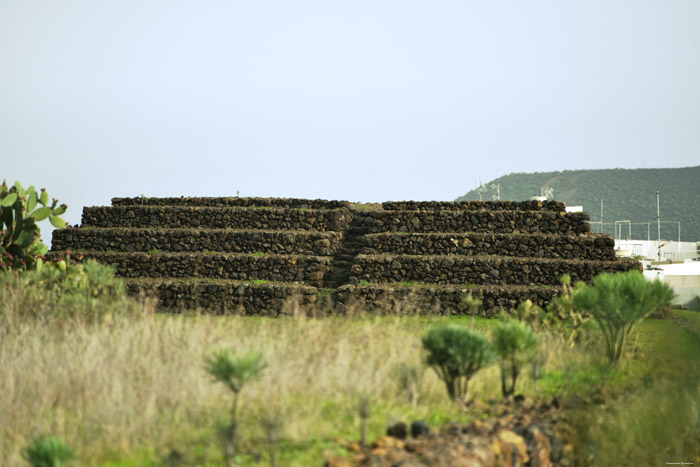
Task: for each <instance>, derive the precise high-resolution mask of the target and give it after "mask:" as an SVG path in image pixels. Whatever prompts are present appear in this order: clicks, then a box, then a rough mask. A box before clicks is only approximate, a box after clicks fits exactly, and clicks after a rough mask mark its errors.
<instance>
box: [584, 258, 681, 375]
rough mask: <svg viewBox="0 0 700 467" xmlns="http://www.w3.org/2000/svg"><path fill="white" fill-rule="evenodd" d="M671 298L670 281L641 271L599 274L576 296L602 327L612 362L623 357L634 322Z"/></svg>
mask: <svg viewBox="0 0 700 467" xmlns="http://www.w3.org/2000/svg"><path fill="white" fill-rule="evenodd" d="M672 299H673V290H671V287H669V285H668V284H666V283H664V282H661V281H659V280H658V279H656V280H654V281H653V282H652V281H649V280H647V279H645V278H644V276H643V275H642V274H641V273H639V272H638V271H629V272H626V273H617V274H608V273H606V274H600V275H599V276H597V277H596V278H595V279H593V285H592V286H583V287H582V288H581V289H579V290H578V291H577V292H576V293H575V294H574V298H573V300H574V307H575V308H577V309H580V310H584V311H586V312H589V313H590V314H591V315H592V316H593V319H594V320H595V322H596V323H597V324H598V326H599V327H600V330H601V332H602V333H603V337H604V339H605V349H606V355H607V357H608V360H609V362H610V364H615V363H617V362H618V361H619V360H620V357H621V356H622V350H623V348H624V346H625V342H626V341H627V337H628V336H629V335H630V334H631V332H632V330H633V328H634V326H635V325H636V324H637V323H638V322H640V321H642V320H643V319H644V318H646V317H647V316H649V315H650V314H651V313H652V312H654V310H656V309H657V308H659V307H661V306H667V305H669V304H670V303H671V300H672Z"/></svg>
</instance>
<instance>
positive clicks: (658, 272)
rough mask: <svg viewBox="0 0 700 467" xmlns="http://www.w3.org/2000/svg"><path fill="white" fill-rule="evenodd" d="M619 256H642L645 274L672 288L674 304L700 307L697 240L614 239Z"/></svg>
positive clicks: (699, 261) (699, 252)
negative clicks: (674, 295)
mask: <svg viewBox="0 0 700 467" xmlns="http://www.w3.org/2000/svg"><path fill="white" fill-rule="evenodd" d="M615 251H616V252H617V254H618V255H619V256H633V257H641V259H642V263H643V264H644V276H645V277H646V278H648V279H650V280H653V279H659V280H662V281H664V282H666V283H667V284H668V285H670V286H671V288H673V291H674V292H675V294H676V297H675V298H674V300H673V304H674V305H680V306H682V307H684V308H690V309H692V310H700V242H697V243H693V242H670V241H669V242H658V241H649V240H615Z"/></svg>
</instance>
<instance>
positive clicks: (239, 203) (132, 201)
mask: <svg viewBox="0 0 700 467" xmlns="http://www.w3.org/2000/svg"><path fill="white" fill-rule="evenodd" d="M112 206H198V207H204V206H208V207H214V206H216V207H222V206H228V207H280V208H290V209H337V208H348V207H349V206H350V203H349V202H348V201H336V200H325V199H302V198H239V197H237V196H235V197H184V196H181V197H179V198H178V197H175V198H151V197H145V196H140V197H136V198H112Z"/></svg>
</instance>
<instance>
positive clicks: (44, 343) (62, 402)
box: [0, 310, 458, 466]
mask: <svg viewBox="0 0 700 467" xmlns="http://www.w3.org/2000/svg"><path fill="white" fill-rule="evenodd" d="M425 326H426V323H425V322H424V321H421V320H420V319H418V318H414V319H408V320H406V319H400V318H386V317H385V318H369V317H357V318H325V319H314V318H306V317H304V316H303V315H302V316H298V317H291V318H280V319H272V318H267V319H264V318H251V317H212V316H206V315H190V316H180V315H155V314H153V313H151V312H149V311H148V310H146V312H144V313H141V314H137V315H135V316H130V317H128V318H125V317H117V318H111V319H110V318H108V319H106V320H105V321H104V322H103V323H101V324H84V323H81V322H79V321H75V322H69V323H63V324H62V325H60V326H57V325H55V324H48V323H43V324H42V323H41V322H39V321H37V320H27V321H25V322H21V323H20V322H15V323H14V325H13V326H7V327H4V328H3V330H2V331H0V339H1V342H2V344H1V345H0V393H1V394H2V395H3V396H2V398H0V453H1V454H0V464H2V465H9V466H13V465H22V464H21V458H20V453H21V447H22V446H24V445H26V444H27V443H29V442H30V441H31V440H32V438H34V437H35V436H38V435H42V434H53V435H56V436H58V437H59V438H61V439H63V440H64V441H66V442H68V443H69V444H70V445H71V446H73V447H75V448H76V449H77V451H78V455H79V464H81V465H83V464H85V465H91V464H92V465H94V464H98V463H100V462H102V461H104V460H105V459H107V458H120V457H124V456H126V457H129V456H133V455H134V453H135V452H137V451H139V450H143V449H146V450H150V451H152V454H153V455H154V456H156V457H157V456H161V455H164V454H166V453H167V452H168V451H169V450H172V449H177V450H178V452H181V453H182V452H185V453H186V454H188V451H190V450H195V448H197V446H198V447H199V448H200V451H203V453H201V452H200V454H198V455H200V456H203V458H206V457H208V458H209V459H210V461H212V462H214V463H215V460H216V459H219V458H220V454H219V453H218V450H217V448H216V446H215V445H214V440H215V438H216V436H215V435H214V431H215V430H214V426H215V424H216V423H215V422H216V421H217V420H225V417H226V416H227V413H228V408H229V406H230V402H231V401H230V394H229V393H227V392H226V390H225V388H224V387H223V386H221V385H218V384H217V383H215V382H213V381H212V380H211V379H210V378H209V377H208V375H207V374H206V372H205V371H204V369H203V359H204V356H205V355H207V354H209V353H210V352H212V351H213V350H216V349H220V348H229V349H232V350H233V351H234V352H236V353H240V354H242V353H245V352H247V351H250V350H253V351H260V352H262V354H263V355H264V358H265V361H266V362H267V364H268V367H267V368H266V369H265V370H264V371H263V374H262V377H261V379H260V380H258V381H256V382H254V383H252V384H251V385H250V387H248V388H246V389H244V391H243V394H242V397H241V403H242V404H241V408H242V410H241V417H242V427H243V428H242V430H241V431H242V436H243V440H242V446H248V447H250V446H252V447H254V448H255V446H257V445H259V444H260V442H259V438H261V434H260V430H258V429H257V424H256V423H255V417H256V415H258V412H260V411H261V410H262V409H266V410H268V411H269V410H270V408H273V409H275V408H276V410H277V409H278V410H279V411H280V412H281V413H283V414H284V420H285V427H284V434H285V439H286V440H287V442H289V443H291V444H294V443H303V442H305V441H306V440H309V439H312V438H316V439H318V438H323V437H327V436H329V434H330V435H333V434H335V435H339V436H342V435H346V436H347V435H350V434H353V433H355V432H357V433H359V430H356V429H355V421H354V413H353V406H354V405H355V402H356V399H357V397H358V394H369V395H371V398H372V399H373V405H374V406H375V407H379V406H381V415H380V418H378V419H376V420H375V421H374V423H375V424H376V425H377V427H376V429H377V430H378V431H381V430H383V429H384V428H385V426H386V425H384V424H385V423H390V422H391V421H393V420H394V419H396V420H399V419H402V420H405V419H406V418H405V416H406V410H407V407H408V409H409V411H410V412H411V413H412V414H413V415H414V416H415V417H427V416H428V415H429V414H430V413H432V412H435V411H436V410H437V411H442V412H447V413H455V416H457V415H458V414H457V409H456V407H454V406H453V405H452V404H450V403H449V401H448V400H447V398H446V396H445V392H444V389H443V387H442V386H441V384H440V382H439V381H438V380H437V379H436V378H435V377H434V375H433V374H432V372H429V371H425V372H423V378H422V381H421V384H420V394H419V398H418V401H417V404H416V406H415V407H412V406H411V403H410V397H409V395H407V394H406V393H405V392H404V391H403V390H402V388H401V387H400V385H399V384H397V383H396V381H397V378H396V377H395V375H396V371H397V366H398V365H400V364H404V365H407V366H409V367H410V366H414V367H416V366H418V367H420V362H421V358H422V355H421V347H420V336H421V335H422V333H423V331H424V329H425ZM377 410H378V409H377ZM190 454H191V453H190ZM190 454H188V455H190ZM191 455H195V454H191Z"/></svg>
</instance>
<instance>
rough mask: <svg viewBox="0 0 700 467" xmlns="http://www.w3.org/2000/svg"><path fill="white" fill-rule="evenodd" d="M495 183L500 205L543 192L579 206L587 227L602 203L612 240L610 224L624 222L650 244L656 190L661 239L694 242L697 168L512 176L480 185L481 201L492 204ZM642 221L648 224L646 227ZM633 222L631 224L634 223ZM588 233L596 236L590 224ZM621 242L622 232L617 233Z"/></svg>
mask: <svg viewBox="0 0 700 467" xmlns="http://www.w3.org/2000/svg"><path fill="white" fill-rule="evenodd" d="M494 184H500V194H501V199H502V200H508V201H521V200H526V199H530V198H531V197H532V196H540V194H541V193H542V189H543V188H546V187H549V188H551V189H552V190H553V196H550V197H549V199H554V200H556V201H564V202H565V203H566V205H567V206H580V205H582V206H583V210H584V211H586V212H587V213H588V214H589V215H590V218H591V222H600V220H601V218H600V201H601V199H602V200H603V222H604V229H603V231H604V232H607V233H609V234H610V235H613V236H614V229H615V227H614V221H621V220H629V221H631V222H632V223H633V225H632V238H634V239H642V240H646V239H647V233H648V232H649V237H650V238H651V239H652V240H656V237H657V230H656V191H657V190H658V191H659V192H660V199H661V203H660V204H661V220H662V221H663V222H662V224H661V238H662V239H664V240H674V241H677V240H678V224H677V223H670V222H669V221H671V222H680V235H681V241H685V242H697V241H700V166H697V167H682V168H673V169H600V170H565V171H563V172H535V173H512V174H509V175H505V176H503V177H499V178H497V179H495V180H491V181H490V182H488V183H485V185H486V190H485V191H484V192H483V193H482V197H483V200H484V201H487V200H491V199H494V198H493V196H494V195H495V194H496V189H495V188H492V185H494ZM478 199H479V192H478V189H473V190H471V191H469V192H468V193H466V194H465V195H464V196H460V197H459V198H457V199H456V201H472V200H478ZM647 222H652V224H651V226H648V225H647ZM635 223H637V224H635ZM591 229H592V230H593V231H594V232H598V231H600V230H599V229H600V227H599V226H598V225H596V224H592V225H591ZM622 232H623V233H622V235H623V237H627V235H628V227H627V225H625V226H624V227H623V228H622Z"/></svg>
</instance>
